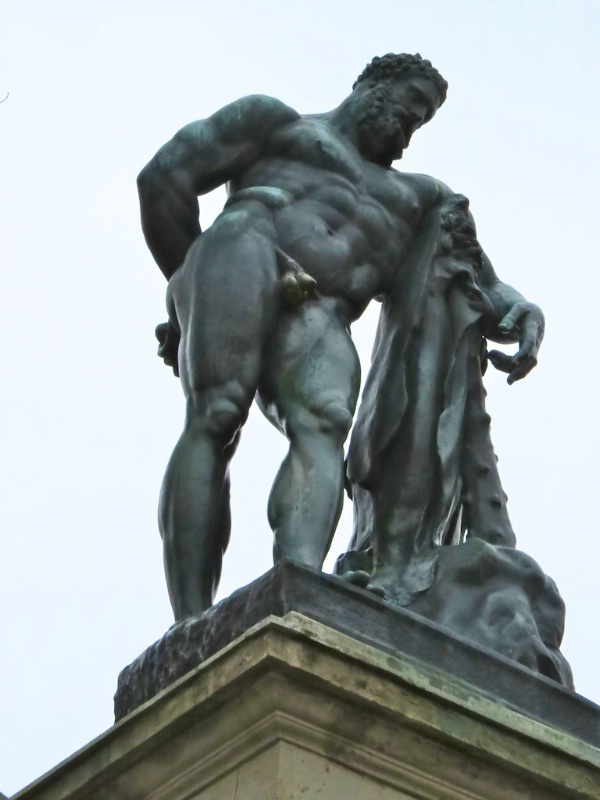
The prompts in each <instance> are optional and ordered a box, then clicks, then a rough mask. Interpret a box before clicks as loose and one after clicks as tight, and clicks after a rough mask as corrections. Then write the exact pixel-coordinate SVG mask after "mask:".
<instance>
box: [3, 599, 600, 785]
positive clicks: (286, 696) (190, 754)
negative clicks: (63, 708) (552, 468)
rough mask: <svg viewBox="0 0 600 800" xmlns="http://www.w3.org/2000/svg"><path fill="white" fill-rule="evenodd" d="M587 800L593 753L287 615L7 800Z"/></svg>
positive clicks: (430, 673)
mask: <svg viewBox="0 0 600 800" xmlns="http://www.w3.org/2000/svg"><path fill="white" fill-rule="evenodd" d="M540 680H543V679H540ZM557 691H564V690H562V689H561V688H560V687H557ZM599 797H600V750H598V749H597V748H596V747H594V746H593V745H591V744H589V743H585V742H583V741H581V739H579V738H577V737H576V736H573V735H572V734H571V733H567V732H564V731H559V730H557V729H556V728H555V727H551V726H549V725H547V724H545V723H543V722H541V721H539V720H535V719H533V718H531V717H528V716H526V715H524V714H523V713H521V712H519V711H517V710H515V709H514V707H509V706H507V705H505V704H503V703H502V702H501V701H498V700H497V699H494V698H493V697H492V696H491V695H490V694H489V693H487V692H486V691H484V690H483V689H481V688H475V687H474V686H473V685H471V684H469V683H466V682H463V681H462V680H461V679H459V678H457V677H454V676H451V675H450V674H448V673H446V672H444V671H442V670H441V669H439V668H438V667H436V666H435V665H433V664H426V663H424V662H422V661H418V660H416V659H415V658H413V657H411V656H409V655H406V654H398V655H392V654H390V653H389V652H386V651H384V650H382V649H379V648H377V647H374V646H371V645H369V644H366V643H365V642H360V641H358V640H357V639H355V638H353V637H351V636H348V635H346V634H344V633H342V632H340V631H339V630H334V629H333V628H331V627H329V626H327V625H324V624H323V623H321V622H318V621H316V620H314V619H311V618H309V617H307V616H305V615H304V614H300V613H298V612H297V611H290V612H288V613H286V614H285V615H284V616H283V617H274V616H269V617H267V618H266V619H264V620H262V621H261V622H259V623H258V624H256V625H255V626H254V627H253V628H251V629H249V630H247V631H246V632H245V633H243V634H242V635H241V636H239V638H237V639H235V640H234V641H232V642H231V643H230V644H228V645H226V646H225V647H224V648H222V649H220V650H219V651H218V652H216V653H215V654H214V655H212V656H210V657H209V658H208V659H207V660H206V661H204V663H202V664H201V665H200V666H198V667H197V668H196V669H194V670H192V671H191V672H189V673H188V674H187V675H185V676H183V677H182V678H180V679H179V680H178V681H176V682H175V683H174V684H173V685H172V686H170V687H169V688H167V689H166V690H164V691H162V692H161V693H159V694H158V695H156V696H155V697H154V698H153V699H151V700H149V701H148V702H146V703H145V704H144V705H142V706H140V707H139V708H138V709H137V710H136V711H134V712H132V713H131V714H129V715H127V716H125V717H124V718H123V719H122V720H121V721H120V722H118V723H117V724H116V725H115V726H114V727H113V728H111V729H110V730H109V731H107V732H106V733H105V734H103V735H102V736H100V737H99V738H98V739H96V740H95V741H93V742H92V743H91V744H89V745H88V746H87V747H86V748H84V749H83V750H81V751H80V752H78V753H76V754H75V755H74V756H72V757H71V758H70V759H69V760H67V761H66V762H64V763H63V764H61V765H59V766H58V767H56V769H55V770H53V771H52V772H50V773H49V774H47V775H46V776H44V777H43V778H41V779H40V780H39V781H37V782H36V783H35V784H33V785H31V786H30V787H29V788H27V789H24V790H23V791H22V792H20V793H19V794H17V795H16V796H15V798H14V800H17V798H18V800H84V798H85V800H408V798H410V799H411V800H414V799H417V798H418V800H459V799H460V800H553V799H554V798H565V799H566V798H590V799H591V798H596V799H597V798H599Z"/></svg>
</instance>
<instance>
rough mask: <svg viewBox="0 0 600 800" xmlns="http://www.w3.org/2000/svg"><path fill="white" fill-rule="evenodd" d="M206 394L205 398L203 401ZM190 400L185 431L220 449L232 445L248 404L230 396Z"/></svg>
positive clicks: (232, 395)
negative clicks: (204, 439) (206, 439)
mask: <svg viewBox="0 0 600 800" xmlns="http://www.w3.org/2000/svg"><path fill="white" fill-rule="evenodd" d="M206 394H209V396H208V397H207V396H206ZM211 394H214V393H212V392H211V393H204V396H202V395H201V396H198V395H196V396H194V397H193V398H192V399H191V400H190V401H189V402H188V411H187V418H186V430H188V431H189V432H191V433H192V434H194V435H198V436H201V437H203V438H208V439H209V440H210V441H212V442H214V443H215V444H216V445H218V446H220V447H227V446H228V445H230V444H232V443H233V442H234V440H235V439H236V437H237V436H238V434H239V431H240V429H241V427H242V425H243V424H244V423H245V421H246V419H247V417H248V410H249V406H250V402H244V399H243V398H242V397H241V396H239V394H237V396H236V393H234V392H230V393H227V394H220V395H217V396H210V395H211Z"/></svg>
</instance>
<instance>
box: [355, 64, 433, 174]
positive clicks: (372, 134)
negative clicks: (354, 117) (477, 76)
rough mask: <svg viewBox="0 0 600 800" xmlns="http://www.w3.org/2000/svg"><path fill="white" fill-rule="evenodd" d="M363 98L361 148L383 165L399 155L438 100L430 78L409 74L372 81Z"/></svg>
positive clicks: (426, 120)
mask: <svg viewBox="0 0 600 800" xmlns="http://www.w3.org/2000/svg"><path fill="white" fill-rule="evenodd" d="M364 99H365V107H364V110H363V113H362V115H361V117H360V119H359V123H358V124H359V136H360V144H361V150H362V151H363V153H364V155H365V156H366V158H368V159H370V160H371V161H374V162H375V163H377V164H382V165H383V166H389V165H390V164H391V163H392V161H394V160H395V159H398V158H401V157H402V152H403V151H404V149H405V148H406V147H408V144H409V142H410V139H411V136H412V135H413V133H414V132H415V131H416V130H417V129H418V128H420V127H421V125H424V124H425V123H426V122H429V120H430V119H431V118H432V117H433V115H434V114H435V112H436V111H437V108H438V106H439V104H440V96H439V94H438V90H437V89H436V87H435V84H434V83H433V82H432V81H430V80H428V79H427V78H422V77H410V76H408V77H406V78H403V79H401V80H390V81H384V82H381V83H378V84H375V85H374V86H372V87H369V88H368V89H367V91H366V93H365V97H364Z"/></svg>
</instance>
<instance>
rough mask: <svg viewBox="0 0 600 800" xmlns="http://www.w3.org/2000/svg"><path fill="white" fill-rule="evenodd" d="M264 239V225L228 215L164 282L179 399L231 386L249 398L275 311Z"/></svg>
mask: <svg viewBox="0 0 600 800" xmlns="http://www.w3.org/2000/svg"><path fill="white" fill-rule="evenodd" d="M272 233H273V232H272V230H271V228H270V226H269V224H268V222H267V221H265V219H264V218H262V217H260V216H259V215H255V214H249V213H246V212H245V211H243V210H241V209H236V210H234V209H232V211H230V212H228V213H227V214H223V215H222V216H221V217H220V218H219V219H218V220H217V221H216V222H215V223H214V224H213V225H212V226H211V227H210V228H209V229H208V230H207V231H206V233H204V234H202V235H201V236H200V237H199V239H198V240H197V241H196V242H195V243H194V245H193V246H192V247H191V248H190V251H189V253H188V256H187V258H186V261H185V263H184V264H183V265H182V267H181V268H180V269H179V270H178V271H177V272H176V273H175V275H174V276H173V278H172V279H171V282H170V284H169V289H168V298H167V303H168V306H169V313H170V314H171V315H174V316H175V317H176V323H177V325H178V327H179V329H180V331H181V343H180V347H179V372H180V376H181V381H182V385H183V389H184V392H185V393H186V395H188V396H189V395H190V394H193V393H196V392H200V391H204V390H205V389H207V388H211V387H215V386H221V385H224V384H227V383H229V382H231V381H235V382H236V383H238V384H239V385H240V386H242V387H243V388H244V390H245V392H249V393H250V399H251V397H252V396H253V395H254V392H255V391H256V386H257V383H258V376H259V374H260V368H261V358H262V352H263V349H264V342H265V341H266V339H267V337H268V336H269V334H270V332H271V330H272V328H273V322H274V320H275V318H276V317H277V313H278V307H279V296H278V273H277V262H276V254H275V242H274V236H273V235H272Z"/></svg>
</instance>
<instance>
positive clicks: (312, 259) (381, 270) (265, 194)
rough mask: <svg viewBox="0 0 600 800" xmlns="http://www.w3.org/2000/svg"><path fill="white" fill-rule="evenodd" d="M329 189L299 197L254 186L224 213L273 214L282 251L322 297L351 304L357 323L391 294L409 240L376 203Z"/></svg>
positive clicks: (236, 196) (230, 202) (237, 196)
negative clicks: (394, 273)
mask: <svg viewBox="0 0 600 800" xmlns="http://www.w3.org/2000/svg"><path fill="white" fill-rule="evenodd" d="M328 188H329V191H327V192H324V191H323V186H322V184H321V185H320V187H319V191H318V194H317V192H311V191H310V189H309V190H308V191H307V193H306V195H305V196H304V197H300V198H298V197H294V195H293V194H292V193H291V192H288V191H286V190H283V189H279V188H276V187H270V186H253V187H249V188H245V189H242V190H240V191H237V192H235V193H234V194H232V195H231V196H230V198H229V200H228V201H227V204H226V206H225V209H224V212H223V213H224V214H227V211H228V209H229V208H231V207H235V208H237V209H240V205H241V206H242V207H244V208H245V209H246V210H248V211H249V212H250V213H256V214H257V215H258V216H262V215H263V212H266V213H267V214H269V215H270V216H271V220H272V222H273V226H274V230H275V236H276V245H277V246H278V247H279V249H281V250H283V252H284V253H286V255H288V256H290V257H291V258H293V259H294V260H295V261H297V262H298V264H299V265H300V266H301V267H302V269H303V270H304V271H305V272H308V273H309V274H310V275H311V276H312V277H313V278H314V279H315V280H316V282H317V286H316V288H317V292H318V294H319V295H321V296H324V297H332V298H336V299H339V300H343V301H346V302H345V304H344V305H346V304H347V307H348V308H349V317H350V319H349V321H351V320H354V319H356V318H357V317H359V316H360V315H361V314H362V312H363V311H364V309H365V308H366V306H367V305H368V303H369V302H370V301H371V300H372V299H373V298H374V297H375V296H376V295H378V294H381V293H382V292H383V291H385V285H386V283H387V277H388V276H389V274H390V272H391V271H392V270H393V269H394V267H397V265H398V261H399V260H400V257H401V251H402V249H403V248H402V247H401V246H400V239H401V238H405V237H401V236H400V233H401V231H400V230H399V227H402V226H401V224H400V225H398V222H397V221H396V222H395V224H394V221H393V220H392V218H391V215H390V214H389V213H388V212H387V211H385V209H383V208H381V207H379V208H378V204H376V203H374V202H373V201H372V200H371V199H370V198H369V199H368V201H367V202H366V203H364V204H363V203H362V202H361V198H360V196H359V195H358V194H357V193H356V192H355V191H353V192H352V193H350V192H348V191H347V190H345V191H340V192H336V187H335V186H332V187H328ZM336 195H337V196H336Z"/></svg>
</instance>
